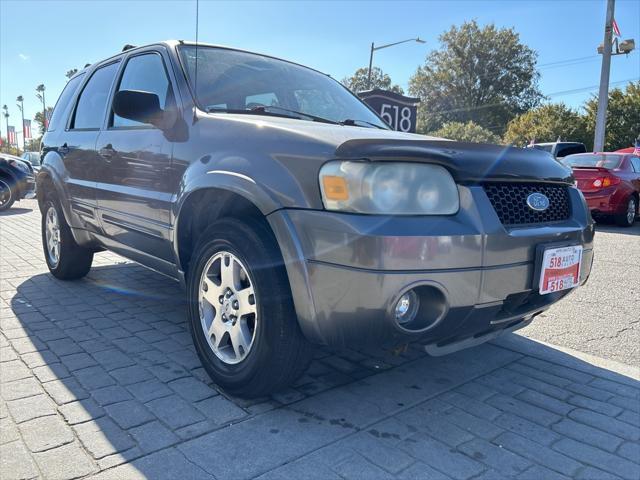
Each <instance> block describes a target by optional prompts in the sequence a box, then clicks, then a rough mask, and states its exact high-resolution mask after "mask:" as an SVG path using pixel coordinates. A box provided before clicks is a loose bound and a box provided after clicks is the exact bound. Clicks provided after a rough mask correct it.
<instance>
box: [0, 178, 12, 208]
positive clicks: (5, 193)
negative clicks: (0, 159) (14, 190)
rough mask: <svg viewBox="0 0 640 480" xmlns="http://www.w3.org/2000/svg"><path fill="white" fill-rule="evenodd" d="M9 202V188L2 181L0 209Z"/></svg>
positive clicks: (0, 182) (0, 185)
mask: <svg viewBox="0 0 640 480" xmlns="http://www.w3.org/2000/svg"><path fill="white" fill-rule="evenodd" d="M9 202H11V187H9V184H8V183H6V182H5V181H3V180H0V208H2V207H4V206H5V205H7V204H8V203H9Z"/></svg>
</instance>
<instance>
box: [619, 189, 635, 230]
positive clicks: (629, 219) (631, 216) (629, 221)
mask: <svg viewBox="0 0 640 480" xmlns="http://www.w3.org/2000/svg"><path fill="white" fill-rule="evenodd" d="M637 214H638V202H637V200H636V197H634V196H631V197H629V200H627V208H626V209H625V210H624V211H623V212H622V213H619V214H618V215H616V216H615V220H616V223H617V224H618V225H620V226H621V227H630V226H632V225H633V222H634V221H635V219H636V215H637Z"/></svg>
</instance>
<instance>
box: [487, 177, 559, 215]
mask: <svg viewBox="0 0 640 480" xmlns="http://www.w3.org/2000/svg"><path fill="white" fill-rule="evenodd" d="M484 191H485V192H486V194H487V197H489V200H490V201H491V205H493V208H494V209H495V211H496V213H497V214H498V218H499V219H500V221H501V222H502V224H503V225H528V224H536V223H545V222H559V221H562V220H567V219H568V218H569V216H570V213H571V208H570V203H569V191H568V190H567V187H566V186H564V185H550V184H537V183H486V184H484ZM536 192H537V193H542V194H543V195H546V196H547V198H548V199H549V208H547V209H546V210H545V211H543V212H538V211H536V210H533V209H531V208H530V207H529V205H527V197H528V196H529V195H531V194H532V193H536Z"/></svg>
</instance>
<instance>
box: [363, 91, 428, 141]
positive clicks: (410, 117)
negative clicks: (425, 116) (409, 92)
mask: <svg viewBox="0 0 640 480" xmlns="http://www.w3.org/2000/svg"><path fill="white" fill-rule="evenodd" d="M358 96H359V97H360V98H361V99H362V100H363V101H364V102H365V103H366V104H367V105H369V106H370V107H371V108H372V109H373V110H375V111H376V113H377V114H378V115H380V118H382V120H384V121H385V123H386V124H387V125H389V126H390V127H391V128H393V129H394V130H397V131H399V132H408V133H415V131H416V121H417V113H418V104H419V103H420V99H419V98H412V97H405V96H404V95H400V94H398V93H395V92H390V91H387V90H380V89H379V88H374V89H373V90H368V91H366V92H360V93H359V94H358Z"/></svg>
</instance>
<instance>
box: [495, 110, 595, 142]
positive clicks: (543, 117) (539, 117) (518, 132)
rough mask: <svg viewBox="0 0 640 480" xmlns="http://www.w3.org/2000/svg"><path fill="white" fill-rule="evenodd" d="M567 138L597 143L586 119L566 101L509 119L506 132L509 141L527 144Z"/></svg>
mask: <svg viewBox="0 0 640 480" xmlns="http://www.w3.org/2000/svg"><path fill="white" fill-rule="evenodd" d="M558 137H561V138H562V139H563V140H567V141H574V142H583V143H584V144H585V145H587V147H588V148H590V147H589V146H590V145H592V144H593V135H591V136H589V134H588V133H587V130H586V128H585V122H584V118H583V117H582V116H581V115H580V113H578V112H577V111H576V110H574V109H572V108H569V107H567V106H566V105H565V104H564V103H550V104H547V105H542V106H541V107H538V108H535V109H533V110H530V111H528V112H526V113H523V114H521V115H518V116H517V117H516V118H514V119H513V120H511V121H510V122H509V125H508V126H507V131H506V132H505V134H504V141H505V143H511V144H514V145H517V146H520V147H522V146H524V145H526V144H528V143H529V142H531V140H535V141H536V142H555V141H556V140H557V139H558Z"/></svg>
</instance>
